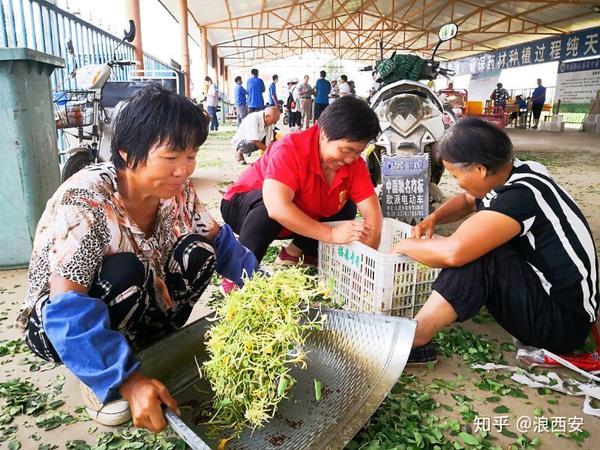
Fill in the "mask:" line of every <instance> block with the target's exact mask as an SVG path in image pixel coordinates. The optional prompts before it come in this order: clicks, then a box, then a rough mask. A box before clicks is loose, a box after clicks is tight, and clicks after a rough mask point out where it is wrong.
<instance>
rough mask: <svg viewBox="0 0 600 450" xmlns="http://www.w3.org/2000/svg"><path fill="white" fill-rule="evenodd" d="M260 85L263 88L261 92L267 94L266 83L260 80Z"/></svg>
mask: <svg viewBox="0 0 600 450" xmlns="http://www.w3.org/2000/svg"><path fill="white" fill-rule="evenodd" d="M260 84H261V86H262V90H261V92H265V82H264V81H263V80H260Z"/></svg>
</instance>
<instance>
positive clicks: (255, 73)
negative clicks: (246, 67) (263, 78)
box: [250, 69, 258, 76]
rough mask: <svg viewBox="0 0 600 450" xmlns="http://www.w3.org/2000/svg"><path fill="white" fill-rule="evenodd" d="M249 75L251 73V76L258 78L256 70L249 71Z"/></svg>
mask: <svg viewBox="0 0 600 450" xmlns="http://www.w3.org/2000/svg"><path fill="white" fill-rule="evenodd" d="M250 73H251V74H252V75H255V76H258V69H252V70H251V71H250Z"/></svg>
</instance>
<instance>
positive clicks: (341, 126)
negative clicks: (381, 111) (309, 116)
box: [318, 96, 381, 142]
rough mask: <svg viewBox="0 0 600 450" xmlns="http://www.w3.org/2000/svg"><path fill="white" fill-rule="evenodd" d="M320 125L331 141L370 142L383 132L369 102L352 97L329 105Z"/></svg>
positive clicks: (319, 122)
mask: <svg viewBox="0 0 600 450" xmlns="http://www.w3.org/2000/svg"><path fill="white" fill-rule="evenodd" d="M318 124H319V128H320V129H322V130H323V132H324V133H325V136H326V137H327V139H328V140H330V141H336V140H338V139H346V140H348V141H351V142H369V141H371V140H373V139H375V138H376V137H377V135H378V134H379V132H380V131H381V128H380V127H379V119H377V115H376V114H375V112H374V111H373V110H372V109H371V108H370V107H369V105H368V104H367V102H365V101H364V100H361V99H359V98H356V97H351V96H346V97H341V98H339V99H337V100H336V101H335V102H333V103H332V104H331V105H329V106H328V107H327V108H326V109H325V111H323V113H322V114H321V117H319V120H318Z"/></svg>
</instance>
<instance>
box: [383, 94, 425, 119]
mask: <svg viewBox="0 0 600 450" xmlns="http://www.w3.org/2000/svg"><path fill="white" fill-rule="evenodd" d="M398 116H400V117H402V118H403V119H407V118H408V117H409V116H413V117H414V118H415V119H417V120H420V119H421V118H422V117H423V102H422V101H421V99H420V98H419V97H418V96H416V95H412V94H408V95H398V96H396V97H394V98H392V99H391V100H390V102H389V106H388V108H387V117H388V120H389V121H390V122H393V121H394V120H396V118H397V117H398Z"/></svg>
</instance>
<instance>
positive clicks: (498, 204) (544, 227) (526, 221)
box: [478, 159, 600, 322]
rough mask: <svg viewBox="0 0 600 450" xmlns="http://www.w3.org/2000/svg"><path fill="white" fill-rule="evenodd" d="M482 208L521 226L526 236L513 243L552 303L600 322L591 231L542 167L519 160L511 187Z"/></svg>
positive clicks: (499, 190)
mask: <svg viewBox="0 0 600 450" xmlns="http://www.w3.org/2000/svg"><path fill="white" fill-rule="evenodd" d="M478 206H479V209H480V210H489V211H496V212H499V213H502V214H505V215H507V216H509V217H511V218H513V219H515V220H516V221H517V222H519V224H520V225H521V233H520V234H519V236H517V237H515V238H514V239H513V240H512V241H511V242H510V244H511V245H513V246H514V247H515V249H516V250H517V252H518V253H519V254H520V255H521V256H522V257H523V258H524V259H525V260H526V261H527V262H528V263H529V265H530V266H531V267H532V268H533V270H534V271H535V273H536V274H537V275H538V276H539V279H540V282H541V284H542V287H543V288H544V290H545V291H546V292H547V293H548V295H549V296H550V298H551V299H552V300H554V301H557V302H559V303H560V304H561V305H563V306H564V307H565V308H568V309H570V310H572V311H574V312H576V313H577V314H579V315H581V316H584V317H586V318H588V319H589V321H590V322H594V321H595V320H596V314H597V311H598V303H599V302H600V294H599V292H598V259H597V256H596V248H595V246H594V240H593V238H592V233H591V231H590V227H589V225H588V223H587V221H586V219H585V217H584V216H583V214H582V212H581V210H580V209H579V207H578V206H577V204H576V203H575V201H574V200H573V199H572V198H571V196H570V195H569V194H568V193H567V192H566V191H565V190H564V189H563V188H562V187H560V186H559V185H558V184H557V183H556V182H555V181H554V180H553V179H552V178H551V177H550V175H549V174H548V171H547V170H546V168H545V167H544V166H543V165H542V164H540V163H537V162H534V161H519V160H518V159H516V160H515V162H514V167H513V170H512V172H511V174H510V177H509V178H508V180H507V181H506V183H505V184H504V185H503V186H502V187H500V188H497V189H495V190H492V191H490V192H489V193H488V194H487V195H486V196H485V198H483V199H482V201H481V202H478Z"/></svg>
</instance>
